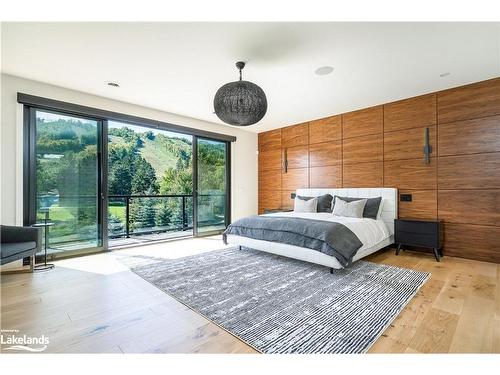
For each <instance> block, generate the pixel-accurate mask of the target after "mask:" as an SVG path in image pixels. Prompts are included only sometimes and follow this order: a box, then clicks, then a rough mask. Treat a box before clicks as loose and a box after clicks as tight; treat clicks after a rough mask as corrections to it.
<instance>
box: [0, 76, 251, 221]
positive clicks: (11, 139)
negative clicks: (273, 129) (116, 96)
mask: <svg viewBox="0 0 500 375" xmlns="http://www.w3.org/2000/svg"><path fill="white" fill-rule="evenodd" d="M1 90H2V91H1V94H2V98H1V103H2V107H1V120H2V123H1V137H0V144H1V164H0V166H1V170H0V178H1V192H0V193H1V196H2V199H1V205H0V211H1V215H0V222H1V223H2V224H22V220H23V219H22V199H23V181H22V179H23V169H22V161H23V131H22V127H23V124H22V105H20V104H18V103H17V93H18V92H22V93H25V94H31V95H37V96H42V97H46V98H50V99H56V100H61V101H65V102H70V103H75V104H80V105H85V106H89V107H94V108H100V109H105V110H109V111H114V112H120V113H125V114H129V115H135V116H140V117H145V118H149V119H153V120H158V121H164V122H169V123H172V124H177V125H184V126H188V127H191V128H197V129H203V130H208V131H212V132H217V133H223V134H230V135H234V136H236V137H237V141H236V142H233V143H232V164H231V175H232V181H231V189H232V197H231V202H232V203H231V206H232V207H231V208H232V219H233V220H236V219H238V218H241V217H243V216H248V215H254V214H256V213H257V134H256V133H251V132H248V131H244V130H242V129H238V128H233V127H229V126H224V125H219V124H214V123H210V122H206V121H201V120H196V119H193V118H189V117H184V116H179V115H175V114H172V113H167V112H162V111H158V110H154V109H151V108H146V107H141V106H137V105H134V104H129V103H124V102H119V101H116V100H111V99H107V98H104V97H99V96H95V95H90V94H86V93H83V92H79V91H74V90H69V89H65V88H62V87H58V86H53V85H49V84H45V83H42V82H37V81H32V80H28V79H24V78H20V77H15V76H11V75H6V74H2V75H1ZM207 100H211V98H207Z"/></svg>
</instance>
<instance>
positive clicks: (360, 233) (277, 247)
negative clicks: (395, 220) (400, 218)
mask: <svg viewBox="0 0 500 375" xmlns="http://www.w3.org/2000/svg"><path fill="white" fill-rule="evenodd" d="M267 216H282V217H283V216H285V217H300V218H304V219H311V220H325V221H333V222H338V223H341V224H343V225H345V226H346V227H348V228H349V229H350V230H351V231H352V232H353V233H354V234H355V235H356V236H357V237H358V238H359V240H360V241H361V242H362V244H363V246H362V247H361V248H360V249H359V250H358V251H357V253H356V255H355V256H354V258H353V261H356V260H359V259H361V258H363V257H365V256H367V255H369V254H372V253H373V252H375V251H377V250H380V249H381V248H383V247H385V246H388V245H390V244H392V243H393V242H394V241H393V237H392V236H391V235H390V233H389V230H388V229H387V226H386V225H385V223H384V222H383V221H382V220H373V219H366V218H361V219H358V218H350V217H342V216H334V215H332V214H330V213H326V212H318V213H298V212H279V213H273V214H268V215H267ZM227 241H228V243H230V244H233V245H239V246H244V247H249V248H252V249H256V250H261V251H266V252H269V253H273V254H278V255H282V256H287V257H290V258H295V259H300V260H303V261H306V262H312V263H317V264H321V265H324V266H327V267H332V268H336V269H340V268H343V267H342V265H341V264H340V263H339V261H338V260H337V259H336V258H334V257H332V256H329V255H326V254H323V253H321V252H319V251H315V250H312V249H309V248H304V247H298V246H293V245H288V244H282V243H276V242H269V241H263V240H256V239H252V238H247V237H242V236H235V235H228V236H227Z"/></svg>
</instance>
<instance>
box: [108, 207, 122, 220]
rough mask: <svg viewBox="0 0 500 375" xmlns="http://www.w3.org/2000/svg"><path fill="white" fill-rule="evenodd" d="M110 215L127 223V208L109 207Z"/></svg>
mask: <svg viewBox="0 0 500 375" xmlns="http://www.w3.org/2000/svg"><path fill="white" fill-rule="evenodd" d="M108 214H109V215H110V216H115V217H117V218H118V219H120V221H122V222H125V206H108Z"/></svg>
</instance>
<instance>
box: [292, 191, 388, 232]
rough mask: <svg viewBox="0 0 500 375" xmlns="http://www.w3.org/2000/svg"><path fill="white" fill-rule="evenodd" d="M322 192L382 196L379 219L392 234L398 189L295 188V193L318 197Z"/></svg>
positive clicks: (367, 196)
mask: <svg viewBox="0 0 500 375" xmlns="http://www.w3.org/2000/svg"><path fill="white" fill-rule="evenodd" d="M323 194H330V195H332V196H335V195H338V196H341V197H350V198H376V197H382V213H381V219H382V220H383V221H384V222H385V224H386V225H387V228H388V229H389V232H391V235H394V219H397V217H398V189H395V188H343V189H297V195H303V196H307V197H319V196H320V195H323Z"/></svg>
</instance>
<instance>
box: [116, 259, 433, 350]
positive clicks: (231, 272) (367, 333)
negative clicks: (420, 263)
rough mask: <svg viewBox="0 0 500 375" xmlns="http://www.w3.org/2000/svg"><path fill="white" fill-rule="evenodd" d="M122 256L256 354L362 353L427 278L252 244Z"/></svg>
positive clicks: (414, 273) (137, 271) (383, 267)
mask: <svg viewBox="0 0 500 375" xmlns="http://www.w3.org/2000/svg"><path fill="white" fill-rule="evenodd" d="M123 261H124V263H125V264H127V265H128V266H129V267H130V268H131V269H132V270H133V271H134V272H135V273H137V274H138V275H139V276H141V277H143V278H144V279H145V280H147V281H149V282H150V283H152V284H153V285H155V286H156V287H158V288H160V289H162V290H163V291H165V292H166V293H168V294H170V295H171V296H173V297H174V298H176V299H177V300H179V301H181V302H182V303H184V304H186V305H187V306H189V307H191V308H192V309H194V310H195V311H197V312H198V313H200V314H201V315H203V316H205V317H206V318H207V319H209V320H211V321H213V322H214V323H216V324H218V325H219V326H221V327H223V328H224V329H226V330H227V331H229V332H230V333H232V334H233V335H235V336H237V337H239V338H240V339H241V340H243V341H244V342H246V343H248V344H249V345H251V346H253V347H254V348H255V349H257V350H259V351H261V352H263V353H363V352H366V351H367V350H368V349H369V348H370V346H371V345H372V344H373V343H374V342H375V340H376V339H377V338H378V337H379V336H380V335H381V334H382V333H383V331H384V329H385V328H386V327H387V326H388V325H389V324H390V323H391V322H392V321H393V320H394V318H395V317H396V316H397V315H398V313H399V312H400V311H401V310H402V309H403V308H404V306H405V305H406V304H407V303H408V302H409V301H410V300H411V298H412V297H413V296H414V295H415V293H416V292H417V291H418V289H419V288H420V287H421V286H422V285H423V284H424V283H425V281H426V280H427V278H428V276H429V274H427V273H423V272H417V271H413V270H409V269H404V268H398V267H392V266H386V265H380V264H375V263H371V262H365V261H358V262H355V263H354V264H353V265H352V266H350V267H349V268H346V269H342V270H335V271H334V273H333V274H330V273H329V270H328V268H326V267H323V266H319V265H315V264H311V263H306V262H302V261H299V260H295V259H290V258H284V257H280V256H277V255H273V254H269V253H264V252H259V251H256V250H251V249H243V250H237V249H224V250H218V251H213V252H207V253H204V254H199V255H195V256H190V257H186V258H180V259H175V260H167V259H160V258H148V257H144V256H141V257H124V258H123Z"/></svg>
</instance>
